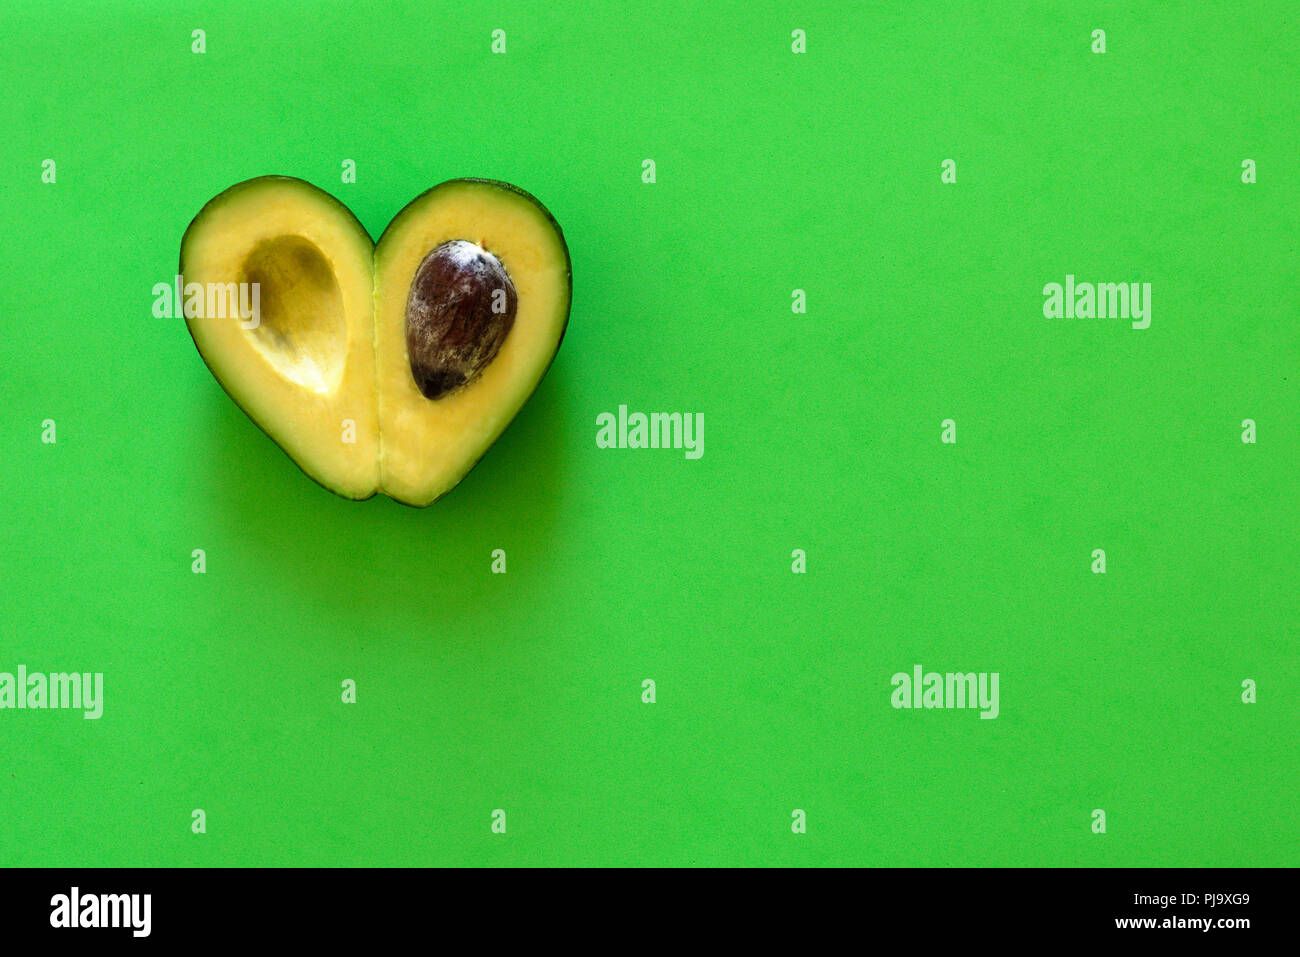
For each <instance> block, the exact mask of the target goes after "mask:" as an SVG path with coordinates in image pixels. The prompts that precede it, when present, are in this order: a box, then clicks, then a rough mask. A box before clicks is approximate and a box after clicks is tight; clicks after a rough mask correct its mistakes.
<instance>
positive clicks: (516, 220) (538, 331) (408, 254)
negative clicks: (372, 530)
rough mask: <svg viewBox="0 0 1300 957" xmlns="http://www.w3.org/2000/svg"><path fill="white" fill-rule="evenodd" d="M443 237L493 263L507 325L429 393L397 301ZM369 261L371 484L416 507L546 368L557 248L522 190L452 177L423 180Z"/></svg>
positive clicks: (564, 303) (558, 323)
mask: <svg viewBox="0 0 1300 957" xmlns="http://www.w3.org/2000/svg"><path fill="white" fill-rule="evenodd" d="M447 244H452V245H453V246H459V245H465V246H470V245H472V246H474V247H478V249H479V250H481V251H485V252H486V253H487V254H488V258H490V259H493V260H495V261H496V262H498V263H499V264H500V266H501V267H504V270H505V272H506V273H507V274H508V277H509V283H510V284H511V286H512V296H511V300H512V301H511V306H512V311H513V322H512V323H511V324H510V326H509V329H508V332H507V333H506V334H505V335H504V339H502V340H501V341H500V343H499V348H497V350H496V351H495V353H493V354H492V356H491V358H490V360H489V361H487V363H486V365H484V366H483V367H482V368H476V369H475V370H474V374H473V375H472V376H467V377H465V378H466V380H467V381H464V383H463V384H462V385H460V386H459V387H457V388H454V389H452V390H450V391H446V392H443V391H442V390H440V389H439V390H429V391H430V392H431V393H432V394H433V395H434V396H435V397H432V398H430V397H426V395H425V394H424V392H422V391H421V385H420V384H419V383H417V381H416V375H415V373H414V372H413V369H412V357H411V355H410V353H409V352H408V306H409V305H411V302H412V284H413V283H415V282H416V278H417V273H420V272H422V270H421V266H422V265H423V264H424V263H425V260H426V259H427V258H428V257H429V256H430V255H431V254H433V253H435V251H437V250H439V249H440V247H441V248H448V247H447ZM374 262H375V267H374V268H375V277H374V302H375V307H374V315H375V374H376V394H377V395H378V399H379V433H380V454H379V487H380V490H381V491H383V492H384V493H385V494H387V495H389V496H391V497H392V498H395V499H397V500H398V501H400V502H404V503H406V504H408V505H416V506H424V505H428V504H430V503H431V502H433V501H434V500H435V499H437V498H438V497H439V496H441V495H442V494H444V493H445V492H447V491H448V490H450V489H451V488H453V487H454V486H455V485H456V484H457V483H458V482H459V481H460V480H461V479H462V478H463V477H464V476H465V474H466V473H467V472H469V470H470V469H471V468H473V467H474V465H475V463H477V462H478V460H479V459H480V458H481V457H482V456H483V454H484V453H485V452H486V451H487V449H488V447H489V446H491V445H492V443H493V442H495V441H496V439H497V437H498V436H500V435H501V433H502V432H503V431H504V430H505V428H506V426H507V425H509V424H510V421H511V420H512V419H513V418H514V417H515V414H516V413H517V412H518V411H519V409H520V408H521V407H522V406H523V404H524V403H525V402H526V401H527V400H528V398H529V396H530V395H532V393H533V391H534V389H536V387H537V384H538V383H539V382H540V381H541V378H542V376H543V375H544V374H545V372H546V370H547V368H548V367H549V365H550V363H551V360H552V359H553V358H554V356H555V353H556V350H557V349H558V348H559V345H560V340H561V339H562V338H563V335H564V329H565V326H566V324H567V322H568V317H569V303H570V295H571V293H570V266H569V252H568V247H567V246H566V245H565V242H564V236H563V234H562V233H561V232H560V228H559V226H558V225H557V224H556V222H555V220H554V219H552V217H551V216H550V214H549V213H548V212H547V211H546V209H545V207H543V206H542V205H541V203H539V202H538V201H537V200H536V199H534V198H533V197H532V196H530V195H529V194H527V193H525V192H523V191H522V190H520V189H517V188H516V187H513V186H509V185H507V184H505V183H499V182H495V181H491V180H474V179H460V180H451V181H450V182H447V183H443V184H442V185H440V186H435V187H434V188H433V189H431V190H429V191H427V192H425V193H424V194H422V195H420V196H418V197H417V198H416V199H414V200H412V201H411V203H409V204H408V205H407V206H406V208H405V209H403V210H402V211H401V212H400V213H398V215H397V216H396V217H395V218H394V219H393V221H392V222H391V223H390V224H389V226H388V229H387V230H385V232H384V234H383V236H382V237H381V238H380V240H379V242H378V243H377V244H376V246H375V256H374ZM417 358H418V357H417ZM418 366H419V364H418V362H417V363H416V367H417V369H418ZM425 386H426V388H427V383H425Z"/></svg>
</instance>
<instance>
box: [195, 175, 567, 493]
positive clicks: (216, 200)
mask: <svg viewBox="0 0 1300 957" xmlns="http://www.w3.org/2000/svg"><path fill="white" fill-rule="evenodd" d="M267 180H278V181H281V182H286V183H294V184H297V185H299V186H301V187H304V188H306V189H308V190H309V191H311V192H314V193H318V194H319V195H320V196H321V198H323V199H326V200H328V201H329V202H331V203H333V204H334V205H335V206H337V207H338V208H339V210H341V211H342V212H343V213H344V214H345V215H346V216H347V218H348V219H350V220H351V221H352V222H353V224H354V225H355V226H356V228H357V232H358V233H359V234H360V235H362V236H364V237H365V238H366V241H367V242H369V243H370V245H371V249H372V253H371V275H373V274H374V256H375V253H376V252H377V251H378V249H379V245H380V243H382V242H383V241H384V236H386V235H388V232H389V230H391V229H392V228H393V226H394V225H396V224H397V222H398V221H399V220H400V219H401V218H402V217H403V216H405V215H407V213H408V211H409V210H410V209H411V207H412V206H414V205H415V204H416V203H418V202H419V201H420V200H421V199H423V198H424V197H425V196H428V195H429V194H430V193H432V192H434V191H435V190H439V189H442V188H443V187H444V186H450V185H452V184H454V183H477V184H479V185H483V186H491V187H494V188H496V189H502V190H505V191H507V192H510V193H514V194H515V195H517V196H521V197H523V198H524V199H526V200H528V202H530V203H532V204H533V205H534V206H536V207H537V209H538V210H539V211H540V212H541V213H542V215H543V216H545V217H546V221H547V222H548V223H550V224H551V228H552V229H554V230H555V235H556V236H557V237H558V238H559V240H560V248H561V249H563V250H564V278H565V284H566V286H567V287H568V301H567V302H566V303H565V304H564V324H563V325H562V326H561V327H560V336H559V338H558V339H556V340H555V351H554V352H552V353H551V358H550V359H549V360H548V361H547V363H546V368H545V369H543V370H542V374H541V375H540V376H539V377H538V379H537V385H535V386H534V387H533V391H532V392H530V393H529V395H528V399H525V400H524V404H525V405H527V404H528V400H529V399H531V398H532V396H533V394H534V393H536V391H537V389H538V388H540V387H541V384H542V382H543V381H544V380H545V379H546V375H547V373H549V372H550V371H551V366H552V365H554V364H555V357H556V356H557V355H559V353H560V346H561V345H562V344H563V342H564V336H565V334H566V333H567V332H568V331H569V316H570V314H571V313H572V310H573V260H572V259H571V258H570V256H569V243H568V241H567V240H566V239H565V238H564V230H562V229H561V228H560V224H559V223H558V222H556V220H555V217H554V216H552V215H551V211H550V210H549V209H547V208H546V207H545V206H544V205H542V202H541V200H539V199H538V198H537V197H536V196H534V195H533V194H532V193H530V192H528V191H527V190H524V189H520V188H519V187H518V186H515V185H513V184H512V183H506V182H503V181H501V180H497V179H481V178H479V177H475V176H462V177H458V178H456V179H449V180H446V181H444V182H441V183H439V184H438V185H437V186H431V187H430V188H428V189H426V190H425V191H424V192H423V193H420V195H418V196H416V197H415V198H414V199H412V200H411V201H410V202H409V203H407V204H406V205H405V206H403V207H402V208H401V210H399V211H398V213H397V215H396V216H394V217H393V218H392V219H391V220H390V221H389V223H388V226H387V227H385V228H384V232H383V235H381V236H380V237H379V242H378V243H377V242H375V240H373V239H372V238H371V236H370V233H369V232H368V231H367V230H366V228H365V227H364V226H362V225H361V221H360V220H358V219H357V217H356V215H355V214H354V213H353V212H352V210H351V209H349V208H348V206H347V204H346V203H344V202H343V201H342V200H340V199H339V198H338V197H336V196H335V195H334V194H332V193H330V192H327V191H326V190H323V189H321V188H320V187H319V186H316V185H315V184H313V183H309V182H307V180H305V179H299V178H298V177H296V176H281V175H276V174H272V175H267V176H255V177H253V178H252V179H246V180H242V181H241V182H238V183H236V184H234V185H233V186H229V187H227V188H226V189H224V190H222V191H221V192H220V193H218V194H217V195H216V196H214V197H212V199H210V200H208V201H207V202H206V203H204V204H203V208H202V209H200V210H199V211H198V213H197V214H196V215H195V217H194V218H193V219H192V220H190V224H189V226H187V227H186V228H185V233H184V235H183V236H182V237H181V252H180V269H179V271H180V274H181V276H182V277H184V275H185V247H186V244H187V243H188V241H189V238H190V233H191V232H192V231H193V229H194V227H195V224H197V223H198V222H199V221H200V220H201V219H202V218H203V214H204V213H205V212H206V211H207V210H208V209H209V208H210V207H214V206H219V205H220V204H221V203H222V202H223V201H224V200H227V199H229V198H230V197H231V196H232V195H234V194H235V193H236V192H238V191H241V190H243V189H246V188H247V187H249V186H252V185H253V184H256V183H262V182H265V181H267ZM183 281H184V279H183V278H182V282H183ZM185 330H186V332H190V328H189V324H188V323H187V324H186V326H185ZM190 339H191V341H194V335H193V333H192V332H190ZM194 348H195V351H197V352H198V354H199V358H200V359H202V360H203V364H204V365H205V366H206V367H207V370H208V374H209V375H211V376H212V378H213V379H215V380H216V382H217V384H218V385H220V386H221V391H223V392H225V393H226V395H227V396H228V397H229V398H230V401H231V402H234V403H235V406H236V407H237V408H238V409H239V410H240V411H241V412H243V413H244V415H245V416H246V417H247V418H248V419H250V420H251V421H252V422H253V424H254V425H256V426H257V427H258V429H259V430H261V432H262V434H263V435H265V436H266V437H267V438H268V439H270V440H271V441H272V442H273V443H274V444H275V447H276V448H278V449H280V451H282V452H285V456H286V458H288V459H289V461H290V462H293V464H294V465H295V466H297V467H298V471H300V472H302V474H303V475H306V476H307V478H309V479H311V480H312V482H313V483H315V484H316V485H319V486H320V487H321V488H323V489H325V491H327V492H330V493H332V494H334V495H337V496H339V497H340V498H345V499H348V500H349V501H353V502H364V501H367V500H369V499H371V498H374V497H375V494H376V492H371V493H370V494H369V495H364V496H361V497H360V498H357V497H354V496H351V495H346V494H344V493H343V492H340V491H338V490H337V489H334V488H330V487H329V486H328V485H326V484H325V483H324V482H321V481H320V480H319V479H317V478H316V477H315V476H313V475H311V474H309V473H308V472H307V471H306V470H305V469H303V468H302V466H300V465H298V462H297V460H296V459H295V458H294V457H293V456H292V455H289V454H288V452H287V451H285V449H284V448H283V447H282V446H281V445H280V443H279V442H276V440H275V436H273V435H272V434H271V433H270V432H267V431H266V429H264V428H262V426H261V424H260V423H259V422H258V421H257V420H256V419H255V418H253V416H252V415H250V414H249V412H248V410H247V409H245V408H244V407H243V406H242V405H240V404H239V400H238V399H236V398H235V397H234V396H233V395H231V394H230V391H229V390H228V389H226V387H225V385H224V384H223V383H222V382H221V379H220V377H218V376H217V374H216V373H215V372H214V371H213V369H212V363H210V362H209V361H208V357H207V356H205V355H204V354H203V350H202V349H201V348H199V344H198V342H197V341H194ZM513 424H514V420H513V419H512V420H511V421H510V423H509V424H508V425H507V426H506V428H505V429H503V430H502V433H501V434H502V435H504V434H505V433H506V431H508V430H509V428H510V426H511V425H513ZM499 440H500V436H498V437H497V441H499ZM492 445H496V442H495V441H494V442H493V443H492ZM492 445H489V446H488V447H487V448H486V449H484V450H483V454H482V455H480V456H479V457H478V458H477V459H475V460H474V464H473V465H471V466H470V467H469V468H468V469H466V470H465V474H464V475H463V476H461V479H460V481H459V482H457V483H456V484H455V485H454V486H453V487H452V488H450V489H448V490H447V491H446V492H444V493H443V494H442V495H439V496H438V497H437V498H436V499H434V500H433V501H432V502H429V503H428V504H427V505H411V504H409V503H407V502H399V501H398V500H397V499H393V501H395V502H397V503H398V504H399V505H402V506H404V507H406V508H409V509H414V510H416V511H420V510H422V509H426V508H428V507H429V506H430V505H433V504H434V503H435V502H440V501H442V499H443V498H444V497H446V496H447V495H450V494H451V493H452V492H454V491H455V490H456V489H457V488H459V487H460V486H461V484H462V483H463V482H464V481H465V479H466V478H468V477H469V474H470V473H471V472H473V471H474V470H475V469H476V468H478V466H479V463H480V462H482V461H483V459H484V458H485V457H486V456H487V453H488V452H490V451H491V450H492Z"/></svg>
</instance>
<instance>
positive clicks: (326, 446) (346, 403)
mask: <svg viewBox="0 0 1300 957" xmlns="http://www.w3.org/2000/svg"><path fill="white" fill-rule="evenodd" d="M373 248H374V247H373V244H372V243H371V240H370V236H369V234H367V233H366V231H365V229H364V228H363V227H362V226H361V224H360V223H358V222H357V221H356V219H355V218H354V217H353V216H352V214H351V213H350V212H348V210H347V209H346V207H344V206H343V205H341V204H340V203H339V202H338V201H337V200H335V199H334V198H333V197H332V196H330V195H329V194H328V193H326V192H324V191H323V190H320V189H317V188H316V187H314V186H311V185H310V184H308V183H305V182H303V181H301V180H296V179H291V178H288V177H278V176H267V177H262V178H260V179H255V180H249V181H247V182H245V183H240V184H239V185H237V186H233V187H231V188H230V189H228V190H226V191H225V192H224V193H222V194H221V195H219V196H217V197H216V198H215V199H213V200H212V201H211V202H210V203H208V204H207V206H205V207H204V208H203V210H202V211H201V212H200V213H199V215H198V216H197V217H196V218H195V220H194V222H193V223H192V224H191V225H190V228H189V230H188V231H187V232H186V234H185V239H184V240H183V242H182V244H181V274H182V275H183V277H184V282H185V284H186V286H187V287H189V285H190V284H191V283H198V284H200V285H201V286H202V287H203V288H204V289H205V290H207V289H209V288H211V287H210V286H209V284H222V285H224V284H228V283H257V284H258V290H259V300H260V303H259V304H260V311H259V316H258V319H259V323H258V325H257V326H256V328H244V326H245V325H251V322H245V321H244V320H243V319H241V317H240V316H239V315H238V314H237V311H236V310H232V309H226V310H224V311H225V312H226V313H227V314H226V315H225V316H224V317H222V316H220V315H203V316H187V317H186V324H187V325H188V326H189V330H190V334H191V335H192V336H193V338H194V343H195V345H196V346H197V347H198V350H199V352H200V354H201V355H202V356H203V359H204V361H205V362H206V363H207V364H208V367H209V368H210V369H211V370H212V373H213V375H214V376H215V377H216V378H217V380H218V381H219V382H220V383H221V384H222V386H223V387H224V388H225V390H226V391H227V392H228V393H229V394H230V397H231V398H232V399H234V400H235V402H236V403H237V404H238V405H239V406H240V407H241V408H243V409H244V411H245V412H247V413H248V415H249V417H250V418H252V419H253V421H254V422H256V423H257V424H258V425H259V426H260V427H261V428H262V430H263V431H265V432H266V433H267V434H268V435H269V436H271V437H272V438H273V439H274V440H275V441H276V442H277V443H279V445H280V447H281V448H283V449H284V450H285V451H286V452H287V453H288V454H289V455H290V457H292V458H293V460H294V461H295V462H297V463H298V465H299V467H301V468H302V470H303V471H304V472H306V473H307V474H308V475H309V476H311V477H312V478H313V479H315V480H316V481H317V482H319V483H320V484H321V485H323V486H325V487H326V488H328V489H330V490H331V491H334V492H337V493H338V494H340V495H343V496H345V497H347V498H355V499H362V498H369V497H370V496H371V495H373V494H374V493H375V491H376V490H377V489H378V487H379V427H378V414H377V411H378V410H377V404H376V402H375V362H374V303H373V298H372V289H373V282H372V276H373V265H372V263H373ZM218 295H219V294H218ZM206 298H207V297H206V296H205V300H206ZM204 311H205V312H206V311H207V310H206V308H205V310H204ZM231 313H235V314H233V315H232V314H231Z"/></svg>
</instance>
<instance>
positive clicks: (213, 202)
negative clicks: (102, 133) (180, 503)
mask: <svg viewBox="0 0 1300 957" xmlns="http://www.w3.org/2000/svg"><path fill="white" fill-rule="evenodd" d="M268 180H278V181H280V182H283V183H294V184H296V185H298V186H300V187H303V188H305V189H307V190H309V191H310V192H313V193H316V194H318V195H319V196H320V197H321V198H322V199H326V200H328V201H329V202H331V203H333V204H334V205H335V206H336V207H338V209H339V210H340V211H341V212H343V214H344V215H346V216H347V218H348V219H350V220H352V222H353V224H354V225H355V226H356V227H357V232H358V233H360V234H361V235H362V236H364V237H365V238H366V242H368V243H369V244H370V247H371V249H372V250H373V249H374V245H375V241H374V240H373V239H371V238H370V233H368V232H367V231H366V227H364V226H362V225H361V222H360V220H358V219H357V217H356V216H355V215H353V213H352V210H350V209H348V207H347V206H346V205H345V204H344V203H343V202H341V201H340V200H339V199H338V197H336V196H334V195H333V194H331V193H327V192H326V191H325V190H323V189H321V188H320V187H319V186H316V185H314V184H312V183H309V182H307V181H306V180H305V179H299V178H298V177H296V176H254V177H253V178H252V179H246V180H243V181H241V182H238V183H236V184H235V185H234V186H230V187H227V188H226V189H223V190H222V191H221V192H220V193H218V194H217V195H216V196H213V197H212V198H211V199H210V200H208V201H207V202H206V203H204V204H203V208H202V209H200V210H199V211H198V214H197V215H196V216H195V217H194V218H193V219H192V220H190V224H189V225H188V226H187V227H185V235H183V236H182V237H181V255H180V267H179V270H180V274H181V276H182V277H184V276H185V247H186V245H187V244H188V242H189V238H190V233H191V232H193V230H194V227H195V225H196V224H197V223H198V222H199V221H200V220H201V219H203V214H204V213H206V212H207V211H208V210H209V209H212V208H215V207H219V206H221V205H222V204H223V203H224V202H225V201H226V200H229V199H230V198H231V197H232V196H234V195H235V194H236V193H239V192H242V191H243V190H245V189H247V188H248V187H249V186H252V185H254V184H257V183H264V182H266V181H268ZM373 261H374V254H373V252H372V253H371V262H372V263H373ZM181 281H182V282H184V278H182V280H181ZM185 329H186V331H187V332H189V333H190V340H191V341H192V342H193V343H194V349H195V351H197V352H198V354H199V358H200V359H202V360H203V364H204V365H205V366H207V369H208V374H209V375H211V376H212V378H213V379H215V380H216V382H217V385H219V386H221V391H222V392H224V393H226V395H227V396H228V397H229V398H230V401H231V402H233V403H235V406H236V407H237V408H238V409H239V411H241V412H243V413H244V415H245V417H246V418H248V419H249V420H250V421H251V422H252V423H253V424H254V425H256V426H257V427H258V429H259V430H261V432H262V434H263V435H265V436H266V437H267V438H268V439H270V440H271V441H272V442H273V443H275V447H276V448H278V449H279V450H280V451H281V452H284V454H285V458H287V459H288V460H289V461H290V462H292V463H293V464H294V465H295V466H297V468H298V471H299V472H302V474H303V475H306V476H307V477H308V478H309V479H311V480H312V481H313V482H314V483H316V484H317V485H319V486H320V487H321V488H323V489H324V490H325V491H327V492H331V493H333V494H334V495H337V496H339V497H340V498H345V499H347V500H348V501H351V502H364V501H366V500H367V499H371V498H374V496H375V493H374V492H371V493H370V494H369V495H363V496H361V497H360V498H357V497H355V496H352V495H348V494H346V493H344V492H340V491H339V490H338V489H336V488H330V486H328V485H326V484H325V483H324V482H322V481H321V480H320V479H318V478H316V476H314V475H312V474H311V473H309V472H308V471H307V470H306V469H304V468H303V467H302V466H301V465H298V460H297V459H295V458H294V457H293V456H292V455H290V454H289V453H288V451H287V450H286V449H285V448H284V447H283V446H282V445H280V443H279V442H276V440H275V436H274V435H272V434H271V433H270V432H268V431H266V429H264V428H262V424H261V423H260V422H258V421H257V419H256V418H254V417H253V416H252V414H250V413H249V411H248V410H247V409H246V408H244V407H243V406H242V405H240V404H239V400H238V399H236V398H235V397H234V396H233V395H231V393H230V390H229V389H227V388H226V386H225V383H223V382H222V381H221V377H220V376H218V375H217V374H216V372H215V371H214V370H213V368H212V363H211V362H209V361H208V357H207V356H205V355H204V354H203V349H202V348H201V347H200V346H199V344H198V341H197V340H196V339H195V338H194V333H193V331H192V330H190V327H189V323H186V324H185Z"/></svg>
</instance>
